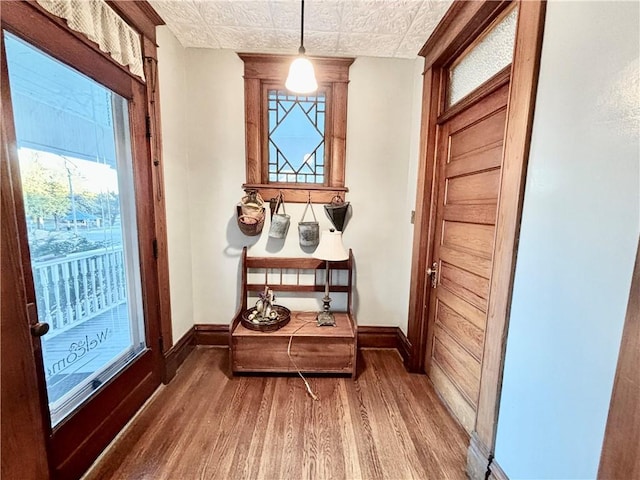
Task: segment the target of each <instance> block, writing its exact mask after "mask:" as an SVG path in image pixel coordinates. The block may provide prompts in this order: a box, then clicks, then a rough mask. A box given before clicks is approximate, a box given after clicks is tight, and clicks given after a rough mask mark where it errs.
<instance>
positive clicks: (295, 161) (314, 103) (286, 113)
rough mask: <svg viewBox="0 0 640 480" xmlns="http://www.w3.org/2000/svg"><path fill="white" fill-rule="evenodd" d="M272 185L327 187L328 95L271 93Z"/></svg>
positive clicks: (269, 118) (269, 104) (269, 121)
mask: <svg viewBox="0 0 640 480" xmlns="http://www.w3.org/2000/svg"><path fill="white" fill-rule="evenodd" d="M267 102H268V105H267V111H268V122H267V124H268V125H267V128H268V132H269V133H268V139H269V157H268V172H269V175H268V179H269V182H281V183H311V184H320V185H322V184H324V181H325V139H324V137H325V116H326V112H327V109H326V106H327V98H326V94H325V93H324V92H321V91H319V92H317V93H316V94H314V95H295V94H292V93H290V92H287V91H286V90H279V89H268V90H267Z"/></svg>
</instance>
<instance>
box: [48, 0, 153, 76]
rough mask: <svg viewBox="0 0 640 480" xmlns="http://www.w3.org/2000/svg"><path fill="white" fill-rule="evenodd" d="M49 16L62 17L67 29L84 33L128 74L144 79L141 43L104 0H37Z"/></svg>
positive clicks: (132, 30)
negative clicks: (125, 68) (127, 69)
mask: <svg viewBox="0 0 640 480" xmlns="http://www.w3.org/2000/svg"><path fill="white" fill-rule="evenodd" d="M36 1H37V2H38V4H39V5H41V6H42V7H43V8H44V9H45V10H47V11H48V12H49V13H51V14H53V15H55V16H57V17H61V18H64V19H65V20H66V21H67V24H68V25H69V28H71V29H72V30H75V31H77V32H81V33H83V34H85V35H86V36H87V37H88V38H89V39H90V40H92V41H94V42H96V43H97V44H98V45H99V47H100V50H102V51H103V52H106V53H108V54H109V55H111V57H113V59H114V60H116V61H117V62H118V63H119V64H120V65H123V66H125V67H128V68H129V70H130V71H131V73H133V74H134V75H137V76H139V77H140V78H142V79H144V70H143V62H142V43H141V38H140V35H138V33H137V32H136V31H135V30H134V29H133V28H131V27H130V26H129V25H128V24H127V23H126V22H125V21H124V20H123V19H122V17H120V16H119V15H118V14H117V13H116V12H115V11H114V10H113V9H112V8H111V7H110V6H109V5H107V4H106V2H104V1H103V0H36Z"/></svg>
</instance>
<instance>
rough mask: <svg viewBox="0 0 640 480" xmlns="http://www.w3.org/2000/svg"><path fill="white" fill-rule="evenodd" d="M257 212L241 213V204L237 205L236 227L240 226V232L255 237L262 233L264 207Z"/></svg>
mask: <svg viewBox="0 0 640 480" xmlns="http://www.w3.org/2000/svg"><path fill="white" fill-rule="evenodd" d="M259 213H260V214H259V215H258V216H254V215H243V214H242V206H241V205H238V206H237V208H236V215H237V218H238V228H240V231H241V232H242V233H244V234H245V235H247V236H249V237H255V236H256V235H260V233H262V227H264V208H262V210H261V211H260V212H259Z"/></svg>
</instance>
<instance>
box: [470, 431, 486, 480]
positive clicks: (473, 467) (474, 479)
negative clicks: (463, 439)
mask: <svg viewBox="0 0 640 480" xmlns="http://www.w3.org/2000/svg"><path fill="white" fill-rule="evenodd" d="M490 458H491V455H490V454H489V452H488V450H487V449H486V447H485V446H484V445H483V444H482V442H481V441H480V439H479V438H478V434H477V433H476V432H472V433H471V439H470V441H469V448H468V449H467V475H468V476H469V478H470V479H471V480H485V479H486V478H487V476H488V474H489V464H490V463H491V460H490Z"/></svg>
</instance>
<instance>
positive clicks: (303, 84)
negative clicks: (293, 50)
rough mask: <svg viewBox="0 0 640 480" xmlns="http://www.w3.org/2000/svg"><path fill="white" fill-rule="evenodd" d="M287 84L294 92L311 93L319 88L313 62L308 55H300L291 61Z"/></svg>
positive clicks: (288, 88)
mask: <svg viewBox="0 0 640 480" xmlns="http://www.w3.org/2000/svg"><path fill="white" fill-rule="evenodd" d="M285 86H286V87H287V90H289V91H291V92H294V93H311V92H315V91H316V90H317V89H318V82H317V81H316V74H315V71H314V69H313V64H312V63H311V62H310V61H309V59H308V58H307V57H304V56H299V57H297V58H296V59H295V60H294V61H293V62H291V67H289V76H288V77H287V81H286V82H285Z"/></svg>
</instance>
